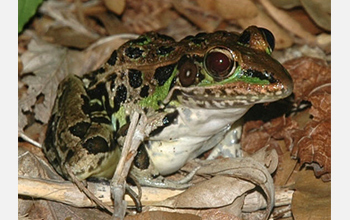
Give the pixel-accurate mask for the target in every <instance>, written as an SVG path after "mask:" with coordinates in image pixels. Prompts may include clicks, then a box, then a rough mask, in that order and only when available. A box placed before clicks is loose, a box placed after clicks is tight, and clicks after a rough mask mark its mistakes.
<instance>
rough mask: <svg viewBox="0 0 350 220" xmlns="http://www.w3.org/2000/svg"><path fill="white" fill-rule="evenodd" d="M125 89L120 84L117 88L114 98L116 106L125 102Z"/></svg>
mask: <svg viewBox="0 0 350 220" xmlns="http://www.w3.org/2000/svg"><path fill="white" fill-rule="evenodd" d="M127 93H128V91H127V89H126V87H125V86H124V85H123V84H121V85H119V86H118V87H117V95H116V97H115V100H114V101H115V102H117V103H118V104H120V103H122V102H125V100H126V98H127Z"/></svg>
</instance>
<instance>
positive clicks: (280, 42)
mask: <svg viewBox="0 0 350 220" xmlns="http://www.w3.org/2000/svg"><path fill="white" fill-rule="evenodd" d="M258 12H259V13H258V15H257V16H255V17H253V18H244V19H238V20H237V22H238V24H239V25H240V26H241V27H242V28H244V29H245V28H247V27H248V26H250V25H256V26H259V27H265V28H267V29H269V30H270V31H271V32H272V33H273V35H274V36H275V42H276V49H283V48H287V47H290V46H291V45H292V44H293V39H292V37H291V36H290V35H289V33H287V32H286V31H285V30H283V29H282V28H281V27H280V26H279V25H277V24H276V22H275V21H274V20H273V19H272V18H271V17H269V16H268V15H267V14H266V13H265V12H264V11H262V10H259V11H258Z"/></svg>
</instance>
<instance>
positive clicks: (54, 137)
mask: <svg viewBox="0 0 350 220" xmlns="http://www.w3.org/2000/svg"><path fill="white" fill-rule="evenodd" d="M273 49H274V37H273V35H272V33H271V32H270V31H268V30H266V29H264V28H258V27H255V26H251V27H248V28H247V29H245V30H244V31H243V32H242V33H241V34H237V33H233V32H226V31H217V32H214V33H199V34H197V35H196V36H188V37H186V38H184V39H182V40H181V41H179V42H176V41H175V40H174V39H173V38H171V37H169V36H166V35H161V34H157V33H154V32H150V33H146V34H144V35H141V36H140V37H139V38H137V39H135V40H130V41H128V42H126V43H125V44H123V45H122V46H121V47H120V48H119V49H117V50H115V51H114V52H113V53H112V55H111V56H110V58H109V60H108V61H107V62H106V64H104V65H103V66H102V67H101V68H99V69H97V70H95V71H93V72H91V73H88V74H86V75H84V76H82V77H78V76H75V75H69V76H67V77H66V78H65V79H64V80H63V81H62V82H61V83H60V85H59V87H58V92H57V98H56V101H55V104H54V107H53V110H52V115H51V118H50V121H49V124H48V129H47V134H46V139H45V141H44V144H43V150H44V153H45V155H46V156H47V158H48V160H49V161H50V162H51V164H52V165H53V166H54V168H55V169H56V170H57V172H58V173H60V174H61V175H62V176H64V177H67V178H69V177H68V174H67V170H66V165H68V166H69V167H70V168H71V170H72V172H73V174H74V175H75V176H76V177H77V178H78V179H80V180H84V179H86V178H89V177H102V178H111V176H112V175H113V173H114V170H115V168H116V165H117V163H118V160H119V157H120V154H121V148H122V146H123V143H124V140H125V136H126V134H127V131H128V126H129V124H130V117H131V115H132V114H133V112H135V111H138V112H142V113H143V114H145V115H146V116H147V118H151V119H154V121H153V122H152V121H151V122H150V123H155V122H157V123H155V124H158V125H159V126H157V127H156V128H154V130H153V131H152V132H151V133H150V135H149V136H148V137H147V138H146V139H145V140H144V142H143V144H142V146H140V152H139V154H138V156H137V158H136V159H135V163H134V165H133V169H132V171H131V173H133V172H134V173H138V171H140V170H147V169H150V168H152V172H150V173H152V174H153V176H154V175H155V174H160V175H162V176H163V175H168V174H171V173H174V172H176V171H177V170H178V169H180V168H181V167H182V166H183V165H184V164H185V163H186V161H188V160H189V159H192V158H195V157H197V156H198V155H200V154H202V153H203V152H205V151H207V150H209V149H211V148H213V147H215V146H216V145H217V144H218V143H219V142H220V137H222V136H223V134H224V133H225V132H226V131H227V130H228V128H229V127H230V126H231V125H232V124H233V123H234V122H235V121H237V120H238V119H239V118H240V117H241V116H242V115H243V114H244V113H245V112H246V111H247V110H248V109H249V108H250V107H252V106H253V105H254V104H256V103H263V102H273V101H276V100H278V99H282V98H285V97H287V96H289V95H290V94H291V93H292V88H293V83H292V79H291V77H290V75H289V74H288V72H287V71H286V70H285V69H284V68H283V66H282V65H281V64H280V63H279V62H278V61H276V60H275V59H273V58H272V57H271V53H272V51H273ZM218 137H219V138H218ZM136 176H137V177H138V180H140V182H141V184H142V183H147V181H143V180H142V179H143V178H146V177H143V176H142V175H141V176H140V175H136ZM147 178H149V177H147Z"/></svg>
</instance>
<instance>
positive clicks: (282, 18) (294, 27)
mask: <svg viewBox="0 0 350 220" xmlns="http://www.w3.org/2000/svg"><path fill="white" fill-rule="evenodd" d="M259 1H260V3H261V4H262V5H263V6H264V7H265V9H266V10H267V11H268V13H269V15H270V16H271V17H273V18H274V20H275V21H276V22H277V23H278V24H280V25H281V26H282V27H284V28H285V29H286V30H288V31H290V32H291V33H294V34H295V35H297V36H299V37H301V38H303V39H304V40H305V41H306V42H307V43H312V42H316V38H315V36H314V35H312V34H311V33H309V32H308V31H307V30H305V29H304V28H303V27H302V25H301V24H300V23H298V22H296V21H295V20H294V19H293V18H291V17H290V16H289V15H288V14H287V13H286V12H285V11H283V10H280V9H278V8H276V7H274V5H273V4H271V2H270V1H269V0H259Z"/></svg>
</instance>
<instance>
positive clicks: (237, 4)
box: [196, 0, 258, 20]
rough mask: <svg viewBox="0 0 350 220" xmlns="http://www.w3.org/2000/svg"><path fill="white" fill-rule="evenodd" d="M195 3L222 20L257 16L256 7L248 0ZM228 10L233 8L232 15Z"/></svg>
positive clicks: (206, 0)
mask: <svg viewBox="0 0 350 220" xmlns="http://www.w3.org/2000/svg"><path fill="white" fill-rule="evenodd" d="M196 3H197V4H198V5H199V6H200V7H201V8H202V9H205V10H209V11H213V12H215V13H216V14H218V15H220V16H222V17H223V18H224V19H227V20H231V19H239V18H249V17H250V18H251V17H255V16H256V15H257V14H258V8H257V6H256V5H255V4H254V3H253V2H252V1H250V0H246V1H241V0H216V1H212V0H205V1H204V0H196ZM228 8H234V9H235V12H234V13H232V11H231V10H227V9H228Z"/></svg>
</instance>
